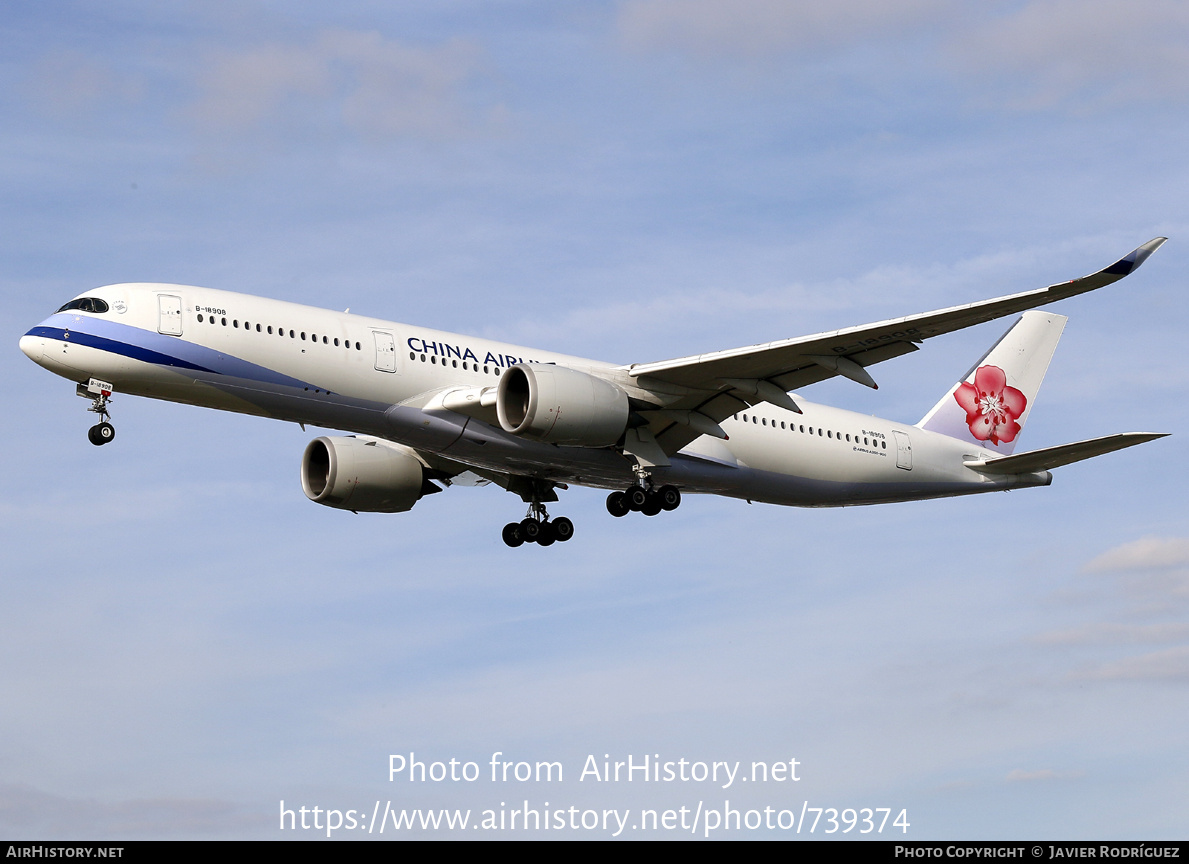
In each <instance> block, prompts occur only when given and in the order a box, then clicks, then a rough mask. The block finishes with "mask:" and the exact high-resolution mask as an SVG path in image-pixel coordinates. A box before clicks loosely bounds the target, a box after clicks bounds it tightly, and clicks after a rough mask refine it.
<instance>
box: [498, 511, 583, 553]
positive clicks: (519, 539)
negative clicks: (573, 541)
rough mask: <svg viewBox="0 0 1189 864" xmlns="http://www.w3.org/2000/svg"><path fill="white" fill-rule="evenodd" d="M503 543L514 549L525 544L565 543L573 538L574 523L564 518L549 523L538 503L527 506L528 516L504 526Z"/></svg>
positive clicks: (560, 517)
mask: <svg viewBox="0 0 1189 864" xmlns="http://www.w3.org/2000/svg"><path fill="white" fill-rule="evenodd" d="M502 536H503V538H504V542H505V543H507V544H508V545H509V546H511V547H513V548H515V547H517V546H521V545H523V544H525V543H536V544H537V545H538V546H552V545H553V544H554V543H565V542H566V541H567V540H569V539H570V538H571V537H573V536H574V523H573V522H571V521H570V520H569V519H567V518H566V517H565V516H559V517H558V518H556V519H554V520H552V521H550V519H549V514H548V513H546V512H545V507H544V505H542V504H539V503H535V502H534V503H533V504H531V505H529V510H528V516H526V517H525V518H524V519H523V520H522V521H520V522H509V523H508V524H507V525H505V526H504V530H503V534H502Z"/></svg>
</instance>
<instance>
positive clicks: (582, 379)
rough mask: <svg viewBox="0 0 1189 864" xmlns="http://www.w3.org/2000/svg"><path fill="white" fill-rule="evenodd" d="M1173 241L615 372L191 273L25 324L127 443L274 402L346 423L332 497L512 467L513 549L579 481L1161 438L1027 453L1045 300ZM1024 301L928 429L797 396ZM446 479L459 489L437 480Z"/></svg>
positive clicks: (761, 491)
mask: <svg viewBox="0 0 1189 864" xmlns="http://www.w3.org/2000/svg"><path fill="white" fill-rule="evenodd" d="M1165 240H1166V238H1164V237H1157V238H1155V239H1153V240H1151V241H1149V242H1147V243H1145V244H1143V245H1142V246H1140V247H1138V248H1137V249H1135V250H1134V251H1132V252H1131V253H1130V254H1128V255H1126V256H1124V257H1123V258H1120V259H1119V260H1118V261H1116V262H1115V263H1114V264H1111V265H1110V266H1109V267H1106V268H1104V269H1102V270H1099V271H1097V272H1096V273H1092V274H1090V275H1089V276H1085V277H1083V278H1081V279H1074V280H1072V281H1069V282H1062V283H1058V284H1055V285H1051V286H1049V287H1048V288H1041V289H1038V290H1034V291H1027V292H1023V293H1019V294H1013V295H1009V296H1006V297H999V298H996V299H991V300H984V301H981V302H977V303H969V304H966V305H961V306H954V307H951V308H948V309H941V310H938V311H934V312H927V313H924V314H918V315H911V316H907V317H904V318H896V319H893V320H888V321H881V322H878V323H875V324H868V325H864V326H861V327H851V328H847V329H843V330H836V331H833V332H826V333H817V334H814V335H811V336H801V337H796V338H791V339H784V340H780V341H776V342H769V343H766V344H760V345H752V346H750V347H745V348H735V349H731V350H726V351H717V352H713V353H709V354H699V355H695V356H690V357H681V358H677V359H674V360H663V361H660V362H650V363H632V364H628V365H615V364H611V363H603V362H598V361H594V360H586V359H582V358H578V357H571V356H566V355H563V354H556V353H553V352H548V351H540V350H536V349H532V348H525V347H520V346H516V345H509V344H505V343H501V342H496V341H493V340H488V339H477V338H473V337H469V336H463V335H458V334H455V333H447V332H442V331H438V330H431V329H428V328H424V327H414V326H411V325H407V324H399V323H396V322H391V321H384V320H380V319H377V318H369V317H365V316H361V315H354V314H350V310H347V311H345V312H332V311H329V310H325V309H318V308H314V307H310V306H302V305H298V304H295V303H288V302H284V301H280V300H271V299H266V298H262V297H256V296H252V295H247V294H238V293H232V292H228V291H218V290H214V289H208V288H198V287H194V286H186V285H171V284H159V283H129V284H119V285H109V286H106V287H102V288H97V289H94V290H92V291H88V292H85V293H83V294H80V295H79V296H77V297H75V298H74V299H73V300H71V301H70V302H68V303H66V304H65V305H63V306H62V307H61V308H60V309H58V310H57V311H56V312H55V313H54V314H52V315H50V316H49V317H48V318H46V319H45V320H44V321H42V322H41V323H40V324H38V325H37V326H35V327H33V328H32V329H31V330H29V332H28V333H26V334H25V335H24V336H22V337H21V340H20V348H21V351H23V352H24V353H25V354H26V355H27V356H28V357H29V358H30V359H32V360H33V361H34V362H35V363H37V364H39V365H40V366H43V367H45V368H46V369H48V370H50V371H51V372H54V373H55V374H57V375H60V376H62V377H64V378H67V379H69V380H71V381H74V382H75V384H76V392H77V394H78V395H79V396H83V397H85V398H87V399H90V400H91V405H90V407H89V408H88V410H89V411H90V412H93V413H95V414H97V415H98V417H99V422H98V423H97V424H95V425H94V426H92V427H91V429H90V430H89V432H88V437H89V439H90V441H91V443H93V444H96V445H103V444H107V443H109V442H111V441H112V440H113V438H114V437H115V428H114V426H113V425H112V423H111V414H110V411H109V406H110V403H111V401H112V395H113V394H114V393H120V394H125V393H126V394H130V395H137V396H146V397H149V398H154V399H165V400H169V401H172V402H181V403H186V404H190V405H200V406H204V407H208V408H215V409H219V410H224V411H236V412H239V413H243V414H253V415H258V416H263V417H271V418H274V419H277V420H283V421H289V422H295V423H299V424H301V426H302V428H303V429H305V427H306V425H311V426H315V427H321V428H326V429H337V430H343V431H346V432H349V433H352V434H350V435H341V436H340V435H336V436H320V437H317V438H314V439H313V440H312V441H310V443H309V444H308V446H307V447H306V448H305V452H304V453H303V455H302V459H301V483H302V488H303V490H304V491H305V494H306V496H307V497H308V498H309V499H310V500H311V501H314V502H316V503H318V504H322V505H325V506H327V507H335V508H339V509H344V510H351V511H354V512H356V513H360V512H382V513H399V512H404V511H407V510H409V509H411V508H412V507H413V506H414V504H416V503H417V502H418V501H420V500H421V499H422V498H423V497H425V496H426V495H429V494H433V493H437V492H441V491H443V489H442V486H452V485H462V486H466V485H482V484H485V483H496V484H498V485H499V486H501V487H503V488H504V489H506V490H507V491H509V492H512V493H514V494H517V495H519V496H520V498H521V500H522V501H523V502H524V503H525V504H527V505H528V507H527V515H526V516H525V518H524V519H522V520H521V521H518V522H510V523H508V524H507V525H506V526H505V527H504V529H503V532H502V538H503V541H504V542H505V543H506V544H507V545H508V546H512V547H516V546H520V545H522V544H524V543H536V544H538V545H541V546H549V545H551V544H553V543H554V542H564V541H567V540H569V539H570V538H571V537H572V536H573V534H574V525H573V522H572V521H571V520H570V519H568V518H566V517H559V518H556V519H551V518H550V516H549V513H548V511H547V508H546V505H547V504H549V503H552V502H555V501H557V500H559V499H558V496H557V490H559V489H561V490H564V489H567V488H568V487H569V484H576V485H581V486H590V487H596V488H602V489H609V490H612V491H611V493H610V494H609V495H608V497H607V510H608V511H609V512H610V513H611V515H613V516H616V517H622V516H625V515H627V514H628V513H629V512H633V511H635V512H640V513H643V514H645V515H647V516H655V515H657V514H659V513H660V512H662V511H670V510H674V509H676V508H677V507H678V506H679V505H680V503H681V500H682V496H683V495H685V494H710V495H723V496H727V497H731V498H739V499H745V500H748V501H756V502H765V503H771V504H780V505H792V506H801V507H834V506H850V505H860V504H877V503H885V502H893V501H910V500H921V499H928V498H941V497H947V496H955V495H968V494H974V493H979V492H995V491H1002V490H1008V489H1019V488H1024V487H1030V486H1047V485H1049V484H1050V483H1051V482H1052V474H1051V473H1050V471H1051V469H1053V468H1057V467H1060V466H1063V465H1067V464H1069V463H1072V462H1078V461H1081V460H1084V459H1089V458H1091V457H1094V456H1099V455H1102V454H1105V453H1109V452H1112V451H1115V450H1120V449H1122V448H1125V447H1131V446H1134V445H1136V444H1142V443H1144V442H1147V441H1151V440H1154V439H1156V438H1162V437H1164V435H1163V434H1160V433H1141V432H1128V433H1120V434H1116V435H1108V436H1106V437H1102V438H1095V439H1091V440H1085V441H1078V442H1075V443H1072V444H1062V445H1059V446H1055V447H1046V448H1043V449H1040V450H1032V451H1028V452H1025V453H1018V454H1017V453H1015V452H1014V449H1015V444H1016V442H1017V440H1018V438H1019V435H1020V432H1021V430H1022V428H1023V426H1024V424H1025V422H1026V420H1027V419H1028V416H1029V414H1030V412H1031V410H1032V405H1033V402H1034V401H1035V399H1036V394H1037V391H1038V390H1039V389H1040V385H1041V381H1042V380H1043V378H1044V375H1045V371H1046V369H1047V368H1048V365H1049V361H1050V359H1051V358H1052V356H1053V352H1054V351H1055V349H1056V346H1057V340H1058V339H1059V338H1060V336H1061V332H1062V330H1063V328H1064V326H1065V322H1066V318H1065V317H1064V316H1062V315H1058V314H1054V313H1051V312H1043V311H1038V310H1037V309H1036V307H1039V306H1042V305H1047V304H1049V303H1052V302H1055V301H1058V300H1062V299H1065V298H1068V297H1073V296H1075V295H1078V294H1083V293H1086V292H1088V291H1093V290H1096V289H1098V288H1101V287H1103V286H1105V285H1109V284H1111V283H1113V282H1116V281H1118V280H1119V279H1122V278H1123V277H1125V276H1127V275H1128V274H1130V273H1131V272H1133V271H1134V270H1135V269H1137V268H1138V267H1139V266H1140V265H1141V264H1143V262H1144V261H1145V260H1146V259H1147V258H1148V256H1149V255H1151V254H1152V253H1153V252H1155V251H1156V250H1157V249H1158V248H1159V247H1160V246H1161V244H1163V243H1164V242H1165ZM1016 313H1023V314H1022V315H1021V316H1020V318H1019V319H1018V320H1017V321H1016V322H1015V323H1014V324H1013V325H1012V327H1011V328H1010V329H1009V330H1008V331H1007V332H1006V333H1005V334H1004V335H1003V337H1002V338H1000V340H999V341H998V342H996V343H995V345H994V346H993V347H992V348H991V349H990V350H989V351H988V352H987V353H986V354H984V355H983V357H982V358H981V359H980V360H979V361H978V362H977V363H975V364H974V366H973V367H972V368H971V370H970V372H969V373H967V374H966V375H965V376H963V377H962V378H961V379H960V380H959V381H958V382H957V383H956V384H955V385H954V386H953V387H952V388H951V389H950V390H949V391H948V392H947V393H946V394H945V395H944V396H942V397H941V399H940V400H939V401H938V402H937V404H936V405H934V407H933V408H932V409H931V410H930V411H929V412H928V413H927V414H926V415H925V416H924V417H923V418H922V419H921V420H920V422H918V423H916V424H912V425H909V424H906V423H899V422H895V421H891V420H882V419H878V418H875V417H871V416H868V415H863V414H857V413H854V412H850V411H845V410H841V409H838V408H832V407H829V406H824V405H815V404H812V403H810V402H808V401H806V400H804V399H802V398H801V396H800V395H799V393H797V392H794V391H799V390H801V389H803V388H806V387H808V386H810V385H812V384H815V383H817V382H819V381H823V380H825V379H828V378H833V377H835V376H842V377H843V378H847V379H850V380H851V381H854V382H857V383H859V384H862V385H865V386H867V387H872V388H875V387H877V385H876V383H875V381H874V379H873V378H872V377H871V374H870V372H869V371H868V369H869V368H870V367H872V366H874V365H875V364H878V363H882V362H883V361H885V360H890V359H892V358H894V357H899V356H902V355H904V354H908V353H911V352H913V351H916V350H918V346H919V345H920V344H921V343H922V342H923V341H924V340H926V339H929V338H932V337H934V336H940V335H941V334H944V333H950V332H953V331H955V330H959V329H962V328H965V327H970V326H973V325H975V324H981V323H983V322H986V321H991V320H994V319H998V318H1002V317H1005V316H1008V315H1014V314H1016ZM438 484H442V485H438Z"/></svg>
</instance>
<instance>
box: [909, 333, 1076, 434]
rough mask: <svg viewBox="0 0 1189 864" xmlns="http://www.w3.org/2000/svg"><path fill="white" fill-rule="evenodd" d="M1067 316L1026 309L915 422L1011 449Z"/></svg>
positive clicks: (939, 430) (928, 427) (931, 430)
mask: <svg viewBox="0 0 1189 864" xmlns="http://www.w3.org/2000/svg"><path fill="white" fill-rule="evenodd" d="M1067 320H1068V319H1067V318H1066V317H1065V316H1064V315H1055V314H1053V313H1052V312H1037V311H1031V312H1025V313H1024V314H1023V315H1021V316H1020V320H1019V321H1017V322H1016V323H1015V324H1014V325H1013V326H1012V328H1011V329H1010V330H1008V331H1007V332H1006V333H1004V334H1003V336H1002V337H1001V338H1000V339H999V341H998V342H996V343H995V344H994V345H993V346H992V347H991V350H990V351H988V352H987V353H986V354H984V355H983V358H982V359H981V360H979V361H978V362H977V363H975V364H974V367H973V368H972V369H971V370H970V372H969V373H967V375H966V377H965V378H963V379H962V380H961V381H959V382H958V383H957V384H955V385H954V386H953V388H952V389H951V390H950V391H949V392H948V393H946V394H945V396H944V397H942V399H941V401H940V402H938V403H937V404H936V405H934V406H933V408H932V410H930V411H929V413H928V414H926V415H925V416H924V417H923V418H922V419H921V422H920V423H918V424H917V426H918V427H919V428H921V429H926V430H928V431H930V432H940V433H941V434H943V435H948V436H950V437H951V438H957V439H959V440H961V441H970V442H972V443H974V444H977V445H979V446H981V447H990V448H992V449H994V450H995V451H997V452H999V453H1003V454H1004V455H1007V454H1010V453H1011V452H1012V451H1013V450H1014V449H1015V446H1016V438H1017V437H1018V436H1019V434H1020V430H1021V429H1023V428H1024V422H1025V421H1026V420H1027V419H1028V414H1029V412H1031V411H1032V402H1033V400H1035V399H1036V393H1037V391H1038V390H1040V384H1041V382H1042V381H1044V377H1045V371H1046V370H1047V369H1048V368H1049V361H1050V360H1052V359H1053V352H1054V351H1055V350H1056V349H1057V340H1059V339H1060V338H1061V331H1062V330H1064V329H1065V322H1066V321H1067Z"/></svg>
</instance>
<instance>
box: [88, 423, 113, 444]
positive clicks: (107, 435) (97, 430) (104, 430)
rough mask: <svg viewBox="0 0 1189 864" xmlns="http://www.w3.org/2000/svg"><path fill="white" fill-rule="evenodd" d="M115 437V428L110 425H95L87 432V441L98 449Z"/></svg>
mask: <svg viewBox="0 0 1189 864" xmlns="http://www.w3.org/2000/svg"><path fill="white" fill-rule="evenodd" d="M115 437H116V427H115V426H112V425H111V424H110V423H106V422H104V423H97V424H95V425H94V426H92V427H91V428H90V429H88V430H87V440H89V441H90V442H91V443H92V444H94V445H95V446H96V447H100V446H102V445H104V444H106V443H107V442H108V441H111V440H112V439H113V438H115Z"/></svg>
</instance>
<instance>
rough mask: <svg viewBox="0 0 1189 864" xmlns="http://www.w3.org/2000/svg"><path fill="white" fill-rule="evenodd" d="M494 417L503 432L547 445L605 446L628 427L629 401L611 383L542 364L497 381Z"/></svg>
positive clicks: (530, 365) (527, 366)
mask: <svg viewBox="0 0 1189 864" xmlns="http://www.w3.org/2000/svg"><path fill="white" fill-rule="evenodd" d="M496 413H497V414H498V416H499V420H500V426H502V427H503V429H504V431H505V432H510V433H512V434H513V435H523V436H524V437H526V438H534V439H536V440H538V441H544V442H545V443H548V444H573V445H577V446H579V447H610V446H611V445H612V444H614V443H615V442H617V441H618V440H619V439H620V437H621V436H622V435H623V433H624V430H625V429H626V428H627V424H628V396H627V394H626V393H624V392H623V391H622V390H620V389H619V388H618V387H616V386H615V385H614V384H612V383H610V382H609V381H604V380H603V379H601V378H595V377H594V376H593V375H587V374H586V373H585V372H578V371H576V370H574V369H567V368H566V367H564V366H552V365H548V364H543V363H518V364H516V365H515V366H513V367H512V368H510V369H508V370H507V371H506V372H504V374H503V375H502V376H500V385H499V390H498V392H497V395H496Z"/></svg>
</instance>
